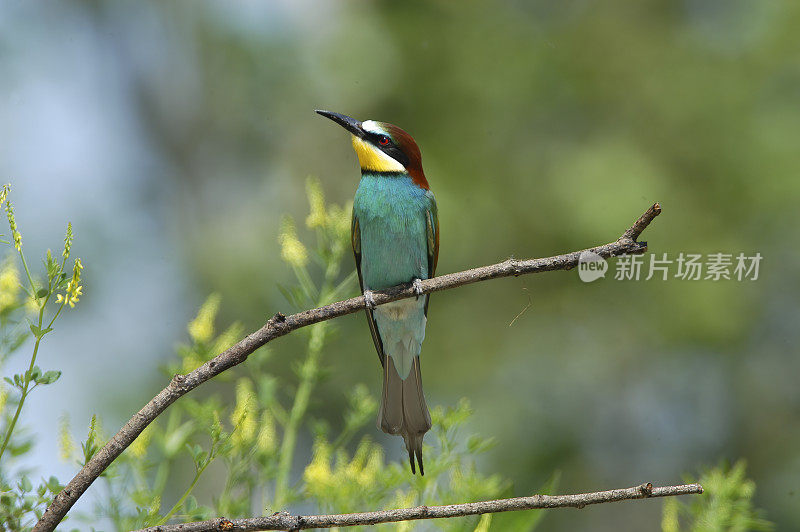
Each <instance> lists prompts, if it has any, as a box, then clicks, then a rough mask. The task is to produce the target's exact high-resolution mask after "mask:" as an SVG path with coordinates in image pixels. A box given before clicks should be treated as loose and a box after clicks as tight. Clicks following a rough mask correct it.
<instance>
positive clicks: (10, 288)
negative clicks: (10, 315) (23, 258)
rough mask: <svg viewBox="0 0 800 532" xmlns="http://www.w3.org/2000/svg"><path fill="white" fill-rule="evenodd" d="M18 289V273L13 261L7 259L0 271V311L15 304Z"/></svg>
mask: <svg viewBox="0 0 800 532" xmlns="http://www.w3.org/2000/svg"><path fill="white" fill-rule="evenodd" d="M19 291H20V286H19V273H18V271H17V268H16V266H14V263H13V262H11V261H8V262H6V264H5V266H3V270H2V271H0V312H2V311H3V310H5V309H7V308H9V307H12V306H14V305H15V304H16V302H17V296H18V295H19Z"/></svg>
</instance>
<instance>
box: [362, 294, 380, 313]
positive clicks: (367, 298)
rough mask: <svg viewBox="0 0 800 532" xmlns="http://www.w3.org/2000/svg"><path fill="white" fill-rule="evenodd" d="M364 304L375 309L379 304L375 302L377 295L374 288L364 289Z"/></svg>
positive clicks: (370, 308)
mask: <svg viewBox="0 0 800 532" xmlns="http://www.w3.org/2000/svg"><path fill="white" fill-rule="evenodd" d="M364 306H365V307H367V308H368V309H369V310H373V309H374V308H375V307H376V306H377V305H376V304H375V296H374V295H372V290H364Z"/></svg>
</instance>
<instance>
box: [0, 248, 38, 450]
mask: <svg viewBox="0 0 800 532" xmlns="http://www.w3.org/2000/svg"><path fill="white" fill-rule="evenodd" d="M20 255H21V254H20ZM25 269H26V270H27V269H28V268H27V266H26V267H25ZM32 282H33V281H31V283H32ZM35 290H36V289H35V288H34V291H35ZM46 302H47V301H46V300H45V303H46ZM43 321H44V304H42V305H41V306H40V307H39V324H38V327H39V330H40V331H41V329H42V322H43ZM41 341H42V337H41V336H37V337H36V343H34V344H33V356H31V363H30V365H29V366H28V371H26V372H25V375H24V377H23V381H24V382H23V384H22V394H21V395H20V397H19V403H17V411H16V412H14V417H13V418H12V419H11V423H10V424H9V425H8V428H7V429H6V435H5V438H4V439H3V446H2V447H0V459H2V458H3V454H4V453H5V452H6V447H8V442H9V441H11V434H12V433H13V432H14V427H15V426H16V424H17V420H18V419H19V414H20V412H22V405H24V404H25V399H26V398H27V397H28V386H29V385H30V383H31V374H32V373H33V366H34V365H35V364H36V355H37V354H38V353H39V343H40V342H41Z"/></svg>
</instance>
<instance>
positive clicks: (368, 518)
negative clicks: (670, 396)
mask: <svg viewBox="0 0 800 532" xmlns="http://www.w3.org/2000/svg"><path fill="white" fill-rule="evenodd" d="M698 493H703V487H702V486H701V485H700V484H684V485H681V486H666V487H655V488H654V487H653V485H652V484H650V483H649V482H648V483H647V484H642V485H640V486H634V487H632V488H625V489H617V490H609V491H598V492H594V493H579V494H577V495H532V496H530V497H515V498H513V499H498V500H494V501H482V502H470V503H466V504H449V505H447V506H417V507H414V508H398V509H396V510H381V511H377V512H362V513H356V514H338V515H289V514H288V513H286V512H279V513H275V514H273V515H271V516H268V517H251V518H248V519H233V520H229V519H225V518H224V517H220V518H218V519H210V520H208V521H195V522H193V523H183V524H178V525H162V526H154V527H150V528H144V529H142V530H139V531H137V532H178V531H180V532H210V531H217V530H231V531H233V530H237V531H241V530H249V531H252V530H304V529H307V528H333V527H343V526H359V525H376V524H379V523H395V522H397V521H414V520H419V519H442V518H447V517H462V516H466V515H479V514H488V513H496V512H515V511H519V510H532V509H535V508H583V507H584V506H588V505H590V504H601V503H605V502H617V501H627V500H633V499H647V498H651V497H671V496H674V495H689V494H698Z"/></svg>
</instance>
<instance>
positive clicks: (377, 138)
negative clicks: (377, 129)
mask: <svg viewBox="0 0 800 532" xmlns="http://www.w3.org/2000/svg"><path fill="white" fill-rule="evenodd" d="M371 137H372V140H373V142H374V143H375V144H377V145H378V146H380V147H381V148H386V147H388V146H394V142H392V139H391V138H390V137H389V136H387V135H381V134H380V133H373V134H372V135H371Z"/></svg>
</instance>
